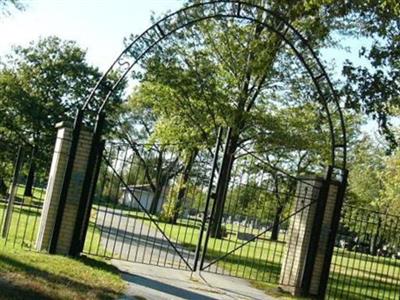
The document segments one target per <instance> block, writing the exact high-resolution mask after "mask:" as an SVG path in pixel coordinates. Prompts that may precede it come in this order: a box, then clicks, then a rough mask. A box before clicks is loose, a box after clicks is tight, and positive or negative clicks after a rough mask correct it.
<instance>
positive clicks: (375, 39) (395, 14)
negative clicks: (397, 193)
mask: <svg viewBox="0 0 400 300" xmlns="http://www.w3.org/2000/svg"><path fill="white" fill-rule="evenodd" d="M344 6H347V7H345V10H348V20H347V21H348V23H349V24H354V25H353V26H351V28H350V29H351V31H352V33H353V36H358V37H362V38H365V39H368V40H370V41H371V46H364V47H362V49H361V51H360V53H359V55H360V57H363V58H366V59H367V60H368V61H369V62H370V65H363V66H355V65H354V63H352V62H350V61H347V62H346V63H345V65H344V67H343V74H344V75H345V76H346V78H347V82H346V84H345V86H344V87H343V93H344V95H347V101H346V102H347V107H349V108H353V109H355V110H357V111H362V112H363V113H365V114H366V115H368V116H370V117H372V118H373V119H375V120H376V121H377V122H378V124H379V128H380V132H381V133H383V134H384V135H385V136H386V138H387V139H388V141H390V148H391V149H394V148H395V147H397V146H398V141H397V140H396V138H395V135H394V133H393V131H392V129H393V126H392V123H391V117H397V116H399V108H400V80H399V78H400V64H399V61H400V51H399V49H400V24H399V21H398V20H399V18H400V4H399V2H398V1H395V0H388V1H377V0H367V1H358V0H356V1H349V2H347V3H346V4H344Z"/></svg>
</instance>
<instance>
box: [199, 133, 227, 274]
mask: <svg viewBox="0 0 400 300" xmlns="http://www.w3.org/2000/svg"><path fill="white" fill-rule="evenodd" d="M222 133H223V129H222V127H220V128H219V129H218V135H217V141H216V143H215V148H214V159H213V164H212V169H211V176H210V181H209V183H208V191H207V197H206V204H205V208H204V213H203V220H202V221H201V227H200V233H199V240H198V242H197V246H196V252H195V256H194V266H193V272H196V271H197V265H198V260H199V257H200V251H201V244H202V240H203V233H204V228H205V226H206V222H207V214H208V208H209V206H210V199H211V194H212V189H213V184H214V177H215V171H216V168H217V163H218V154H219V148H220V146H221V137H222ZM209 227H210V226H209ZM208 231H209V230H207V239H208V236H209V235H208ZM207 239H206V244H205V246H204V247H207ZM204 253H205V249H204V251H203V254H204ZM201 260H202V263H201V265H200V268H201V267H202V266H203V260H204V258H203V257H202V259H201Z"/></svg>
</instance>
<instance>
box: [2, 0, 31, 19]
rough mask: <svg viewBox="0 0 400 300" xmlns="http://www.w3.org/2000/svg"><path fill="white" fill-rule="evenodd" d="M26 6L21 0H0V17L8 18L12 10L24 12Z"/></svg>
mask: <svg viewBox="0 0 400 300" xmlns="http://www.w3.org/2000/svg"><path fill="white" fill-rule="evenodd" d="M25 6H26V4H25V3H23V2H22V1H21V0H0V17H2V16H8V15H10V14H11V12H12V10H14V9H16V10H24V9H25Z"/></svg>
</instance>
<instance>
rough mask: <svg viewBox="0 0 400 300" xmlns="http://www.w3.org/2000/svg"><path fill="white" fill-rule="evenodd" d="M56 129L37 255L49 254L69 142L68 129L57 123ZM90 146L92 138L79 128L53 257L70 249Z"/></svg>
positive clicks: (37, 242) (70, 134)
mask: <svg viewBox="0 0 400 300" xmlns="http://www.w3.org/2000/svg"><path fill="white" fill-rule="evenodd" d="M56 128H57V129H58V132H57V140H56V144H55V149H54V154H53V159H52V163H51V169H50V174H49V181H48V184H47V190H46V196H45V201H44V205H43V211H42V216H41V220H40V225H39V232H38V237H37V241H36V248H37V250H40V251H41V250H45V251H48V250H49V246H50V241H51V236H52V233H53V228H54V224H55V220H56V215H57V209H58V204H59V201H60V195H61V189H62V184H63V180H64V174H65V169H66V166H67V161H68V156H69V151H70V147H71V140H72V128H71V126H69V125H67V124H65V123H60V124H57V126H56ZM91 142H92V134H91V133H90V132H89V131H87V130H85V129H84V128H82V129H81V132H80V137H79V142H78V147H77V151H76V155H75V161H74V165H73V169H72V176H71V182H70V186H69V189H68V194H67V199H66V203H65V209H64V214H63V218H62V221H61V230H60V234H59V240H58V243H57V249H56V253H57V254H64V255H66V254H68V252H69V249H70V247H71V243H72V235H73V231H74V226H75V220H76V214H77V210H78V206H79V201H80V196H81V192H82V186H83V180H84V176H85V171H86V166H87V161H88V157H89V152H90V146H91Z"/></svg>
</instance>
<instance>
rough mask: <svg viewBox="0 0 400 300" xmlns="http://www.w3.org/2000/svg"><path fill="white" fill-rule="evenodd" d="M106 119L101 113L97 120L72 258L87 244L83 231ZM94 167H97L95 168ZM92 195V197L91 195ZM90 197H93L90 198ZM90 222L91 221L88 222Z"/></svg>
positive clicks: (98, 162) (76, 222)
mask: <svg viewBox="0 0 400 300" xmlns="http://www.w3.org/2000/svg"><path fill="white" fill-rule="evenodd" d="M104 119H105V115H104V114H103V113H101V114H100V115H98V116H97V120H96V126H95V130H94V134H93V138H92V145H91V148H90V153H89V158H88V163H87V166H86V171H85V177H84V180H83V188H82V193H81V197H80V200H79V207H78V212H77V214H76V219H75V226H74V233H73V236H72V244H71V248H70V251H69V254H70V255H72V256H77V255H79V254H80V252H81V251H82V249H83V244H84V242H85V239H84V238H83V236H86V234H85V233H83V232H82V229H84V228H86V226H85V224H84V223H85V219H87V220H88V219H89V218H88V216H87V214H90V209H88V208H89V207H90V208H91V207H92V200H93V199H90V198H92V197H93V194H94V193H90V191H91V189H92V187H93V188H94V187H95V185H96V181H97V180H96V181H93V177H94V176H95V173H98V172H97V170H95V169H96V168H97V169H99V168H100V166H99V164H100V161H98V159H97V158H98V150H99V146H100V140H101V134H102V131H103V126H104ZM93 166H95V167H94V168H93ZM90 194H91V195H90ZM89 195H90V196H91V197H90V198H89ZM88 221H89V220H88Z"/></svg>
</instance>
